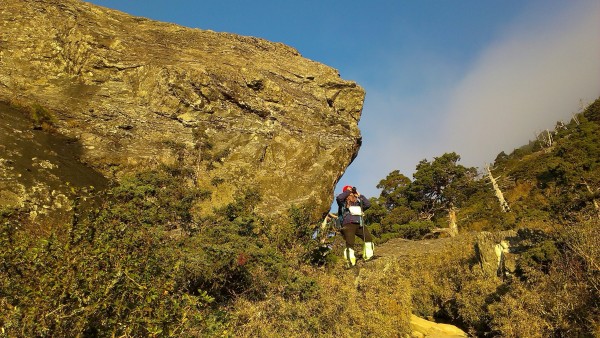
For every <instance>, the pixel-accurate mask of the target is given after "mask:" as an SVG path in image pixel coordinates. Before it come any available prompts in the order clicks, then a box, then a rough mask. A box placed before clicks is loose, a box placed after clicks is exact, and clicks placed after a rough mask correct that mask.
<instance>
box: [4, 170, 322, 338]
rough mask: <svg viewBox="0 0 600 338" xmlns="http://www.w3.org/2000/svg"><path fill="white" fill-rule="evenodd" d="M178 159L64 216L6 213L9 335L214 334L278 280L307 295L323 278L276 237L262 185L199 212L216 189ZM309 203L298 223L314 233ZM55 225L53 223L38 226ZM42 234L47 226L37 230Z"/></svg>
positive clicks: (284, 291)
mask: <svg viewBox="0 0 600 338" xmlns="http://www.w3.org/2000/svg"><path fill="white" fill-rule="evenodd" d="M190 175H191V174H190V173H188V172H186V171H185V170H180V169H177V168H171V167H164V168H161V169H160V170H153V171H149V172H143V173H138V174H136V175H134V176H130V177H125V178H123V180H122V181H121V184H119V185H116V186H115V187H113V188H111V189H110V190H109V191H107V192H106V195H105V196H104V204H103V205H102V207H101V208H99V209H98V210H96V211H91V212H90V211H88V212H84V211H83V210H76V211H75V215H77V216H78V217H74V218H73V220H72V222H71V223H69V224H62V225H51V226H49V225H44V224H40V223H39V221H37V222H36V223H32V222H31V221H29V218H28V217H26V212H18V211H14V212H11V211H3V213H2V223H1V226H2V228H1V230H2V231H1V232H0V244H1V245H2V248H3V250H1V251H0V255H1V256H0V260H1V262H2V264H1V265H0V290H1V292H0V309H1V311H0V327H1V328H2V332H3V333H4V334H7V335H8V336H11V337H12V336H14V337H30V336H65V337H66V336H100V337H104V336H140V337H141V336H212V335H219V334H222V333H223V332H225V331H224V330H225V327H226V324H227V322H228V318H229V315H228V312H227V311H226V308H227V306H228V304H229V303H231V302H232V301H234V300H235V299H237V298H240V297H243V298H244V299H248V300H260V299H264V297H265V296H266V295H268V294H270V293H271V292H272V291H273V290H277V294H279V295H281V296H282V297H284V299H292V298H294V299H302V298H304V297H309V296H310V295H311V294H313V293H314V292H315V290H317V287H316V284H315V282H314V280H313V279H312V278H310V277H307V276H305V275H303V274H300V273H299V272H298V270H297V269H296V268H295V267H294V264H297V262H298V260H297V259H299V258H296V260H294V258H293V256H290V257H287V258H284V256H283V255H282V254H281V253H280V252H279V251H278V250H277V246H270V245H269V240H268V237H269V234H268V231H267V229H268V227H265V222H264V221H263V220H262V219H260V218H259V217H258V216H256V215H254V214H253V213H252V210H253V209H254V206H255V205H256V203H257V202H258V201H259V200H260V196H258V195H257V193H256V191H253V190H249V191H246V192H245V193H243V194H239V196H240V197H239V199H238V200H237V201H236V202H235V203H232V204H230V205H227V206H225V207H224V208H222V209H221V210H217V211H216V213H215V215H213V216H210V217H204V218H199V219H194V218H193V217H192V215H191V214H190V209H191V208H192V207H193V204H194V202H195V201H198V200H200V199H203V198H207V196H208V194H207V193H206V192H205V191H204V190H203V189H198V188H196V187H195V186H194V185H193V184H191V183H190V182H191V180H190ZM305 221H306V220H305V219H303V218H302V213H301V212H299V211H297V212H295V213H294V217H291V218H290V221H289V224H291V225H293V227H295V228H294V229H295V231H296V232H294V233H293V234H292V235H291V236H290V238H289V239H286V241H285V246H282V247H287V248H291V247H294V243H293V242H294V238H296V239H298V238H304V236H305V233H304V232H303V230H299V229H303V228H302V227H305V226H306V224H304V223H303V222H305ZM36 228H43V229H45V230H44V231H36V232H32V229H36ZM32 234H35V235H34V236H32Z"/></svg>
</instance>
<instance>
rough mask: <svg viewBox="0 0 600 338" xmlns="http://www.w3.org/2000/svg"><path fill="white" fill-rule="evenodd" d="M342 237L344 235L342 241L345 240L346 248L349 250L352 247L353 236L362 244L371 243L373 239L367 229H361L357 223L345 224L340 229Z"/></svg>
mask: <svg viewBox="0 0 600 338" xmlns="http://www.w3.org/2000/svg"><path fill="white" fill-rule="evenodd" d="M342 235H344V239H345V240H346V247H348V248H351V247H353V246H354V236H358V237H360V239H362V240H363V242H372V241H373V238H372V237H371V233H369V230H368V229H367V227H361V226H360V224H357V223H347V224H344V227H343V228H342Z"/></svg>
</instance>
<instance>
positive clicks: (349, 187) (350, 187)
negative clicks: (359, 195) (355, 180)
mask: <svg viewBox="0 0 600 338" xmlns="http://www.w3.org/2000/svg"><path fill="white" fill-rule="evenodd" d="M346 190H352V186H351V185H346V186H344V189H342V192H344V191H346Z"/></svg>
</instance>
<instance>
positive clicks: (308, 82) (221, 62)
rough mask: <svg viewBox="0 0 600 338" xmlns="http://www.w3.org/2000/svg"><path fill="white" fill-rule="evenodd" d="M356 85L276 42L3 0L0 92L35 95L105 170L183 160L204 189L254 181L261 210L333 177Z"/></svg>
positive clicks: (352, 125)
mask: <svg viewBox="0 0 600 338" xmlns="http://www.w3.org/2000/svg"><path fill="white" fill-rule="evenodd" d="M363 99H364V91H363V89H362V88H360V87H359V86H358V85H357V84H356V83H354V82H351V81H345V80H342V79H341V78H340V76H339V74H338V72H337V71H336V70H335V69H332V68H330V67H327V66H325V65H323V64H320V63H317V62H314V61H311V60H308V59H305V58H303V57H302V56H301V55H300V54H299V53H298V52H297V51H296V50H294V49H293V48H290V47H288V46H285V45H283V44H280V43H272V42H269V41H265V40H262V39H258V38H253V37H244V36H238V35H234V34H227V33H216V32H212V31H202V30H199V29H190V28H186V27H181V26H178V25H174V24H167V23H161V22H156V21H151V20H148V19H144V18H139V17H133V16H129V15H127V14H124V13H121V12H117V11H114V10H110V9H106V8H102V7H97V6H94V5H91V4H88V3H85V2H81V1H76V0H3V1H2V3H1V4H0V101H5V102H19V104H20V105H24V106H29V107H32V106H34V105H39V106H41V107H43V108H44V111H45V112H46V114H47V115H50V116H49V117H48V119H49V120H51V121H52V122H53V124H54V127H55V128H56V129H57V130H58V131H59V132H60V133H61V134H64V135H65V136H68V137H72V138H76V139H77V140H79V142H81V145H82V148H83V150H82V154H81V157H82V160H83V161H84V162H85V163H87V164H89V165H91V166H92V167H94V168H96V169H98V170H99V171H101V172H102V173H103V174H104V175H105V176H107V177H111V178H113V177H114V178H118V177H120V175H122V174H123V173H126V172H130V171H137V170H144V169H147V168H151V167H155V166H157V165H159V164H175V165H181V166H187V167H189V168H193V170H195V171H196V174H197V175H196V177H197V178H198V181H199V182H198V184H200V185H202V186H203V187H209V188H211V189H212V190H213V191H212V194H213V199H212V201H211V202H210V204H207V205H204V206H201V208H204V211H206V212H208V211H209V210H210V208H212V206H218V205H219V204H224V203H227V202H229V201H231V200H232V199H233V197H234V194H235V192H236V191H237V190H238V189H239V188H243V187H254V188H258V190H259V191H260V192H261V195H262V197H263V202H262V204H261V205H260V210H259V211H260V212H263V213H270V212H273V211H281V210H284V209H285V208H287V206H288V205H289V204H291V203H296V204H300V203H302V202H305V201H309V200H310V201H312V202H314V203H316V204H317V206H318V209H319V210H318V211H319V212H324V211H326V210H327V209H328V208H329V204H330V203H331V196H332V192H333V187H334V185H335V183H336V182H337V180H338V179H339V177H340V176H341V175H342V173H343V172H344V170H345V168H346V167H347V166H348V165H349V164H350V162H351V161H352V159H353V158H354V157H355V156H356V154H357V152H358V149H359V147H360V143H361V136H360V132H359V130H358V127H357V124H358V121H359V118H360V115H361V110H362V103H363Z"/></svg>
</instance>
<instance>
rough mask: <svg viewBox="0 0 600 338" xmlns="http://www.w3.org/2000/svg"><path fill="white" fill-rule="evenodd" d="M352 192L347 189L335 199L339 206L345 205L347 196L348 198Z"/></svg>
mask: <svg viewBox="0 0 600 338" xmlns="http://www.w3.org/2000/svg"><path fill="white" fill-rule="evenodd" d="M351 193H352V192H351V191H350V190H346V191H344V192H343V193H341V194H339V195H338V196H337V197H336V198H335V200H336V202H337V204H338V206H343V205H344V203H345V202H346V198H348V195H350V194H351Z"/></svg>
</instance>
